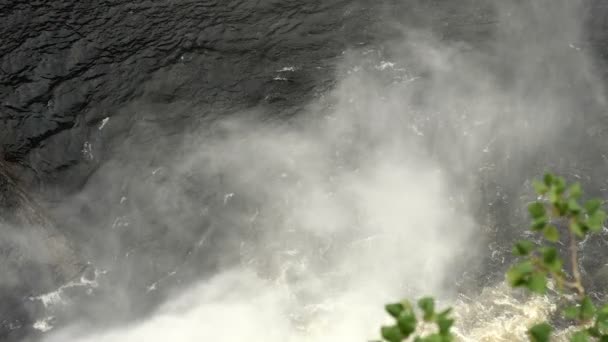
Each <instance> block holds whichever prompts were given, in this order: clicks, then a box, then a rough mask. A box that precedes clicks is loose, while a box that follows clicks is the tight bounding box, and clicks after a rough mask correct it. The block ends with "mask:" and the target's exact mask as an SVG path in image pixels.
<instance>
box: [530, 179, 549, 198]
mask: <svg viewBox="0 0 608 342" xmlns="http://www.w3.org/2000/svg"><path fill="white" fill-rule="evenodd" d="M532 186H533V187H534V191H536V193H537V194H539V195H541V196H542V195H544V194H546V193H547V191H549V187H548V186H547V185H546V184H545V183H543V182H539V181H537V180H535V181H534V182H532Z"/></svg>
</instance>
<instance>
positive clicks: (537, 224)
mask: <svg viewBox="0 0 608 342" xmlns="http://www.w3.org/2000/svg"><path fill="white" fill-rule="evenodd" d="M546 225H547V218H546V217H544V216H543V217H539V218H537V219H534V220H533V221H532V231H535V232H537V231H541V230H543V229H544V228H545V226H546Z"/></svg>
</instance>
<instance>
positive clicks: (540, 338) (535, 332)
mask: <svg viewBox="0 0 608 342" xmlns="http://www.w3.org/2000/svg"><path fill="white" fill-rule="evenodd" d="M552 330H553V328H551V326H550V325H549V324H547V323H540V324H537V325H535V326H533V327H532V328H530V329H529V330H528V335H529V336H530V340H531V341H532V342H548V341H549V338H550V337H551V331H552Z"/></svg>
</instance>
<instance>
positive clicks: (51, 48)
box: [0, 0, 608, 340]
mask: <svg viewBox="0 0 608 342" xmlns="http://www.w3.org/2000/svg"><path fill="white" fill-rule="evenodd" d="M5 1H6V0H5ZM587 3H588V6H587V7H586V8H587V9H588V17H589V25H588V26H589V35H588V41H586V42H585V44H586V46H590V49H595V51H596V52H597V55H598V56H599V57H600V58H599V60H598V63H599V64H602V63H605V61H606V51H607V50H606V44H605V41H606V37H608V30H607V29H606V17H607V16H606V14H607V13H608V6H606V5H605V4H603V2H602V1H587ZM394 19H398V20H399V21H400V22H404V23H407V26H412V27H427V28H428V27H430V28H431V29H432V31H434V32H435V33H436V34H437V35H438V36H440V37H441V38H443V39H445V40H451V41H461V40H462V41H467V42H469V43H471V44H472V45H473V46H476V45H483V44H484V42H485V41H487V40H488V39H491V38H492V33H493V29H494V28H495V27H496V25H498V24H499V23H497V22H495V21H494V20H493V13H492V10H491V8H490V6H489V5H488V2H487V1H481V0H468V1H458V2H455V1H451V0H434V1H427V0H411V1H392V0H391V1H376V2H374V1H347V0H331V1H321V0H319V1H317V0H311V1H301V0H288V1H285V0H283V1H278V0H262V1H243V0H231V1H219V0H217V1H214V0H204V1H194V0H160V1H147V2H133V1H123V0H109V1H105V2H101V3H92V2H86V1H84V2H83V1H72V0H62V1H50V0H48V1H47V0H40V1H25V0H8V2H2V3H0V37H2V44H1V45H0V229H1V231H2V235H1V236H0V271H2V272H0V274H4V270H5V269H6V270H8V271H6V272H16V273H15V275H14V276H13V277H12V278H13V279H14V280H15V281H14V282H13V283H11V284H7V285H6V286H5V285H4V284H3V283H1V282H0V303H1V304H0V339H2V340H5V339H13V340H20V339H22V338H23V337H24V336H25V335H26V334H29V333H31V331H30V330H31V329H30V327H31V324H32V322H31V320H33V319H35V316H36V315H37V313H38V311H40V310H41V309H40V308H32V307H31V306H32V305H33V304H31V303H30V302H28V300H27V299H26V298H27V297H28V296H35V295H40V294H43V293H46V292H48V291H50V290H52V289H54V288H56V287H58V286H60V285H62V284H65V283H66V282H67V281H71V280H74V279H75V278H78V277H80V275H81V274H82V272H83V271H84V270H85V265H86V264H87V262H88V261H90V260H95V263H96V265H95V266H96V267H99V268H100V269H109V270H111V271H112V272H109V273H108V274H107V276H105V278H100V279H99V283H100V284H99V290H98V291H97V292H96V296H93V297H92V298H88V299H86V300H83V302H85V304H87V303H86V302H87V301H90V302H91V303H92V304H91V306H92V307H94V305H95V301H110V302H111V303H110V304H108V303H106V305H110V306H112V307H113V308H115V309H116V310H115V311H116V315H115V317H114V318H115V319H116V320H120V319H122V318H125V317H127V318H128V317H132V316H134V315H139V314H141V313H145V312H147V311H148V310H149V309H150V308H151V307H153V306H154V305H155V303H157V302H158V301H160V300H162V298H163V295H164V292H163V291H167V289H169V288H171V286H180V285H181V284H187V283H188V281H190V280H191V279H194V278H196V277H199V276H200V275H201V274H204V273H205V272H212V271H213V270H214V269H216V268H219V267H221V266H222V264H221V263H220V262H219V261H218V260H216V258H214V256H215V255H218V254H221V253H222V251H221V250H219V247H215V246H221V245H222V244H221V243H219V242H221V241H223V239H228V238H229V237H230V234H236V232H231V231H226V232H218V230H217V229H216V228H217V226H218V225H220V224H221V225H226V226H230V225H231V224H232V223H233V221H234V220H235V218H234V217H233V213H232V212H230V211H228V210H227V209H224V204H225V202H226V197H225V196H226V193H228V192H229V189H228V190H226V192H220V191H215V190H216V189H224V188H229V187H228V186H226V184H224V183H223V181H222V180H221V179H215V178H214V179H212V180H210V179H202V180H201V179H197V178H196V177H189V176H190V175H188V174H187V173H185V172H181V173H180V172H179V171H176V170H174V169H172V168H171V163H170V161H171V160H179V157H180V156H178V155H173V154H174V153H176V152H175V151H178V147H179V146H180V143H181V140H180V138H179V137H180V136H181V135H183V134H184V133H188V132H191V131H196V130H198V129H199V128H201V127H207V126H210V125H211V124H212V122H213V119H214V118H216V117H219V116H223V115H229V114H231V113H234V112H238V111H241V110H246V109H252V108H258V109H259V108H262V109H263V111H264V112H265V113H267V115H268V116H270V117H272V118H290V117H292V116H293V115H296V114H297V113H299V111H301V109H302V107H303V105H305V104H307V103H308V102H309V101H311V100H312V99H314V98H316V97H318V96H319V95H320V94H323V93H324V92H326V91H327V90H328V89H330V88H331V87H332V86H333V85H334V83H335V74H336V70H335V66H336V60H337V59H339V58H340V56H341V54H342V52H343V51H344V50H346V49H350V48H357V47H362V46H366V45H374V44H377V45H381V44H382V43H383V42H385V41H389V42H390V40H391V38H399V37H401V34H402V32H401V29H402V27H400V28H395V27H392V26H391V25H389V24H387V23H389V22H390V20H394ZM386 45H387V47H383V48H385V49H386V50H387V51H389V50H390V45H389V44H386ZM600 70H608V68H604V69H602V68H600ZM568 72H572V73H573V74H574V73H575V72H574V71H572V70H568ZM539 73H540V71H539ZM594 106H595V104H592V105H590V107H594ZM598 112H599V111H598V109H597V107H594V108H593V113H592V115H591V114H590V115H589V118H588V120H590V122H592V123H599V124H605V123H604V122H603V120H604V119H603V118H602V116H601V115H599V114H598ZM599 124H598V125H599ZM604 126H605V125H604ZM576 129H580V130H583V129H585V127H577V128H576ZM576 136H578V135H576ZM604 136H605V134H604V133H603V132H602V133H601V134H597V135H594V136H593V137H590V138H589V140H588V141H574V142H572V143H571V144H570V145H569V146H570V147H569V148H571V150H570V151H568V152H567V155H568V157H572V158H573V159H572V161H571V163H570V161H568V162H564V163H562V164H567V166H564V165H562V164H560V165H558V166H559V167H562V168H565V169H568V168H569V167H570V166H571V165H572V164H576V165H578V166H580V170H581V171H582V172H583V173H584V174H586V175H589V178H588V179H587V180H588V181H589V183H592V184H593V185H602V184H603V183H601V184H600V182H599V181H597V179H599V178H601V174H602V173H603V172H604V171H605V165H604V161H603V160H601V159H599V158H597V156H598V155H601V153H602V151H601V150H602V149H603V146H604V145H601V144H595V143H590V142H593V141H596V140H602V139H603V137H604ZM587 145H589V146H593V147H591V148H589V147H585V146H587ZM583 148H587V149H588V150H587V152H589V153H587V154H585V155H583V154H579V153H578V151H580V150H581V149H583ZM520 152H522V154H525V153H523V151H520ZM554 152H555V151H554ZM530 154H533V153H530ZM534 157H535V156H533V155H526V157H525V158H522V160H521V161H520V164H517V165H515V167H514V168H515V169H516V171H517V172H509V170H503V171H501V172H499V175H496V176H495V177H494V178H496V179H499V178H500V179H504V178H508V181H509V182H511V183H513V184H518V186H519V185H520V184H521V179H519V178H518V177H516V174H517V175H519V171H521V169H524V168H528V166H529V165H530V164H528V161H530V160H532V159H534ZM545 157H546V158H547V159H551V157H550V156H549V155H547V156H545ZM553 157H555V155H553ZM569 163H570V164H569ZM494 178H492V179H488V180H484V182H485V183H484V184H483V185H482V188H483V190H482V192H484V194H486V193H487V194H492V195H488V201H489V202H491V201H495V202H494V204H495V208H499V209H496V212H495V213H494V215H496V216H501V215H502V216H504V217H508V216H509V215H511V214H512V211H510V210H509V209H505V208H507V207H509V205H507V204H505V203H502V202H501V200H500V199H497V197H496V196H495V195H494V187H493V186H494V185H495V184H494V182H495V181H496V179H494ZM590 179H593V181H592V180H590ZM602 182H604V181H603V180H602ZM597 188H602V187H601V186H598V187H597ZM83 189H85V190H83ZM175 189H177V190H175ZM197 189H203V190H197ZM207 189H211V190H207ZM517 190H519V188H517V189H506V190H505V192H506V193H508V195H510V196H511V198H514V197H516V196H517ZM171 191H178V192H179V195H180V197H184V198H187V199H189V200H188V201H183V202H180V203H171V201H168V200H166V198H170V193H171ZM509 191H511V192H509ZM167 194H169V195H167ZM599 194H600V195H603V194H604V192H601V193H599ZM66 195H69V196H66ZM66 197H69V199H66ZM36 203H44V205H40V204H36ZM201 203H203V204H205V208H204V210H210V211H213V212H215V213H216V216H217V217H219V219H218V220H216V221H209V220H208V219H206V218H205V216H204V215H201V214H200V211H201V207H200V206H199V204H201ZM237 205H242V206H243V207H245V206H246V204H242V203H238V204H237ZM43 208H44V209H43ZM501 208H502V209H501ZM501 210H504V212H501ZM46 211H48V214H43V213H44V212H46ZM165 217H170V218H172V220H168V219H166V220H165V219H164V218H165ZM175 217H179V218H180V219H179V220H178V221H175V220H174V218H175ZM505 220H507V219H506V218H505ZM126 226H128V227H129V229H122V228H124V227H126ZM23 227H30V228H28V229H29V231H28V234H30V239H31V241H38V243H39V244H40V245H42V246H43V249H46V252H45V253H46V254H44V253H43V254H42V255H38V254H37V253H34V252H33V249H31V248H30V247H28V246H26V245H23V244H19V243H16V242H15V240H14V239H11V237H12V236H13V234H12V233H13V232H16V231H17V230H19V229H24V228H23ZM57 227H60V228H57ZM207 232H214V233H213V234H210V235H209V237H208V239H207V235H206V233H207ZM17 235H19V234H17ZM506 235H508V234H507V233H501V232H498V233H497V239H499V240H500V239H507V238H508V237H507V236H506ZM201 236H203V237H204V238H205V239H207V240H205V241H206V242H205V244H204V248H196V247H193V241H199V239H200V238H201ZM201 241H202V240H201ZM28 245H31V243H28ZM76 246H78V248H76ZM234 247H235V248H238V246H234ZM167 251H170V253H169V252H167ZM223 262H227V263H230V262H231V261H230V260H229V261H225V260H224V261H223ZM176 270H177V271H176ZM173 272H176V273H173ZM169 275H170V276H169ZM159 279H160V280H159ZM0 281H2V279H0ZM151 285H155V287H154V288H155V289H156V288H158V290H156V291H153V292H147V291H146V289H149V288H150V286H151ZM113 288H121V289H122V288H127V289H128V290H129V291H130V292H128V293H127V294H128V297H129V300H128V301H126V300H124V301H123V299H124V298H120V297H116V295H115V293H112V289H113ZM127 294H125V296H127ZM144 297H145V298H146V299H145V300H143V298H144ZM24 303H25V304H24ZM83 307H85V308H83V309H82V310H81V311H77V312H76V313H74V312H72V313H71V314H70V315H71V316H70V315H68V314H66V315H65V316H62V315H61V314H56V316H57V319H58V320H62V319H64V320H65V321H68V320H69V319H71V318H73V317H75V316H77V315H81V316H84V317H86V316H91V317H95V313H94V310H92V309H91V310H89V309H87V308H86V307H87V306H86V305H83ZM37 310H38V311H37ZM36 317H37V316H36ZM59 323H61V322H59Z"/></svg>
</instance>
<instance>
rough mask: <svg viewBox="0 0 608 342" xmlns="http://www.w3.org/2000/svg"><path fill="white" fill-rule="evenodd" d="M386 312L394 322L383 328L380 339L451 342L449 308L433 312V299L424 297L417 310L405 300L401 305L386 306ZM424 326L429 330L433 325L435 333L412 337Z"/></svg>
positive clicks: (395, 341) (452, 322)
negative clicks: (411, 338)
mask: <svg viewBox="0 0 608 342" xmlns="http://www.w3.org/2000/svg"><path fill="white" fill-rule="evenodd" d="M385 309H386V312H388V314H389V315H391V317H393V319H394V320H395V323H394V324H393V325H389V326H383V327H382V329H381V334H382V338H383V339H384V340H385V341H388V342H399V341H403V340H405V339H407V338H410V337H413V340H414V341H415V342H451V341H453V340H454V336H453V335H452V333H451V332H450V329H451V328H452V325H453V324H454V319H452V318H451V317H450V313H451V312H452V309H451V308H448V309H446V310H443V311H441V312H436V311H435V299H433V298H432V297H425V298H422V299H420V300H419V301H418V310H416V308H415V307H414V306H413V305H412V304H411V303H410V302H409V301H407V300H405V301H403V302H401V303H395V304H388V305H386V306H385ZM424 325H428V326H429V328H430V326H432V325H435V326H436V328H435V332H433V333H429V334H427V335H425V336H423V335H417V336H414V335H415V333H416V331H417V330H425V329H424V328H422V329H421V327H423V326H424Z"/></svg>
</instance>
